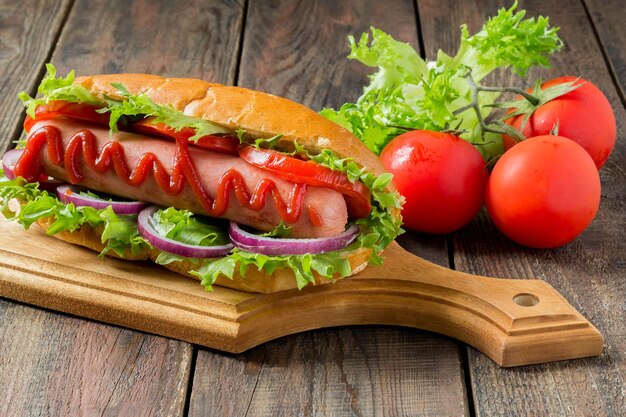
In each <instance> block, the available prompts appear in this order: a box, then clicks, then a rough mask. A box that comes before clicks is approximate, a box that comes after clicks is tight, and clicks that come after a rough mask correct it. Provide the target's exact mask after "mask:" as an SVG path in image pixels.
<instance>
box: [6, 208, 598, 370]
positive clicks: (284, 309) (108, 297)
mask: <svg viewBox="0 0 626 417" xmlns="http://www.w3.org/2000/svg"><path fill="white" fill-rule="evenodd" d="M0 236H1V237H2V239H0V296H4V297H8V298H11V299H15V300H19V301H23V302H26V303H29V304H34V305H37V306H41V307H46V308H50V309H53V310H58V311H62V312H65V313H70V314H75V315H77V316H82V317H88V318H91V319H95V320H100V321H104V322H107V323H114V324H118V325H122V326H126V327H131V328H133V329H138V330H143V331H146V332H150V333H156V334H159V335H163V336H167V337H172V338H175V339H180V340H185V341H188V342H191V343H197V344H200V345H204V346H208V347H212V348H216V349H220V350H225V351H228V352H234V353H238V352H242V351H245V350H246V349H249V348H251V347H253V346H256V345H258V344H261V343H263V342H266V341H268V340H272V339H275V338H278V337H281V336H285V335H289V334H293V333H297V332H301V331H305V330H310V329H317V328H322V327H331V326H343V325H358V324H389V325H400V326H409V327H416V328H420V329H426V330H430V331H434V332H437V333H443V334H445V335H449V336H451V337H454V338H456V339H459V340H462V341H463V342H465V343H467V344H470V345H472V346H474V347H475V348H477V349H479V350H480V351H482V352H483V353H485V354H486V355H487V356H489V357H490V358H491V359H493V360H494V361H495V362H497V363H498V364H499V365H501V366H517V365H526V364H531V363H540V362H548V361H555V360H562V359H572V358H579V357H585V356H595V355H599V354H600V353H601V351H602V344H603V339H602V336H601V335H600V333H599V332H598V330H596V328H595V327H594V326H593V325H592V324H591V323H589V322H588V321H587V320H586V319H585V318H584V317H583V316H582V315H581V314H580V313H578V312H577V311H576V310H575V309H574V308H573V307H572V306H571V305H570V304H568V302H567V301H566V300H565V299H564V298H563V297H562V296H561V295H560V294H559V293H558V292H557V291H556V290H555V289H554V288H552V287H551V286H550V285H549V284H547V283H546V282H544V281H540V280H513V279H494V278H486V277H481V276H476V275H469V274H464V273H461V272H457V271H453V270H450V269H447V268H444V267H441V266H438V265H435V264H432V263H430V262H427V261H425V260H423V259H421V258H419V257H417V256H415V255H412V254H410V253H409V252H407V251H405V250H404V249H402V248H401V247H400V246H399V245H397V244H395V243H394V244H393V245H391V246H390V248H389V249H388V250H387V251H386V252H385V256H386V261H385V264H384V265H383V266H382V267H373V266H369V267H367V268H366V269H365V270H364V271H363V272H361V273H359V274H358V275H356V276H354V277H351V278H349V279H345V280H339V281H338V282H336V283H334V284H327V285H321V286H316V287H309V288H305V289H304V290H302V291H298V290H289V291H282V292H278V293H273V294H253V293H246V292H242V291H236V290H231V289H226V288H217V287H216V288H215V291H213V292H207V291H205V290H204V288H203V287H202V286H200V284H199V283H198V282H197V281H194V280H191V279H187V278H184V277H181V276H180V275H177V274H174V273H171V272H169V271H167V270H165V269H162V268H160V267H158V266H156V265H154V264H152V263H148V262H146V263H144V262H127V261H119V260H116V259H111V258H105V259H100V258H98V257H97V256H96V254H95V253H94V252H92V251H90V250H87V249H84V248H81V247H78V246H74V245H70V244H67V243H65V242H62V241H59V240H57V239H53V238H50V237H47V236H45V235H44V234H43V233H42V232H41V230H39V229H38V228H37V227H32V228H31V230H29V231H24V230H23V228H22V227H21V226H20V225H18V224H14V223H12V222H8V221H6V220H4V219H2V218H0Z"/></svg>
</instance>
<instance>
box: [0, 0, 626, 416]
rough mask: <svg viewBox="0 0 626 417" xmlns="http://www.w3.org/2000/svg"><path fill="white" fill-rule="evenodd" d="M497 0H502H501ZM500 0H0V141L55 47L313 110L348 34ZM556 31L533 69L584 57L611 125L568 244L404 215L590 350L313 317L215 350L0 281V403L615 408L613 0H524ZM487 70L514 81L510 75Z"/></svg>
mask: <svg viewBox="0 0 626 417" xmlns="http://www.w3.org/2000/svg"><path fill="white" fill-rule="evenodd" d="M506 3H507V4H509V3H510V2H506ZM502 5H503V4H502V2H500V1H495V0H494V1H491V0H488V1H479V0H473V1H469V0H468V1H453V0H419V1H418V2H417V3H414V2H412V1H409V0H393V1H391V0H386V1H376V0H363V1H337V0H328V1H326V0H324V1H305V0H302V1H289V0H213V1H201V0H197V1H193V0H190V1H166V0H163V1H148V0H145V1H123V0H115V1H86V0H83V1H80V0H77V1H72V0H64V1H52V0H50V1H33V0H27V1H15V0H13V1H11V0H0V126H3V130H2V134H1V135H0V150H4V149H7V148H9V147H11V146H12V141H13V140H15V139H16V138H17V137H18V136H19V134H20V132H21V122H22V120H23V119H22V118H23V116H22V109H21V105H20V103H19V102H18V100H17V99H16V97H15V95H16V93H17V92H18V91H21V90H26V91H28V92H30V93H31V94H33V93H34V90H35V88H36V85H37V84H38V81H39V80H40V78H41V77H42V75H43V71H44V67H43V64H44V63H45V62H48V61H51V62H53V63H55V64H56V65H57V68H58V69H59V70H60V71H61V72H63V73H65V72H66V71H68V70H70V69H75V70H76V71H77V73H79V74H92V73H107V72H153V73H159V74H163V75H171V76H189V77H198V78H204V79H207V80H213V81H217V82H222V83H227V84H236V85H241V86H245V87H252V88H256V89H260V90H263V91H268V92H271V93H275V94H278V95H283V96H286V97H289V98H291V99H294V100H296V101H300V102H303V103H305V104H307V105H309V106H311V107H312V108H314V109H320V108H321V107H322V106H339V105H340V104H342V103H343V102H345V101H348V100H354V99H355V98H356V97H357V96H358V95H359V93H360V89H361V86H362V85H363V84H364V83H365V82H366V74H367V71H366V70H365V69H364V67H363V66H362V65H360V64H358V63H356V62H352V61H348V60H346V59H345V55H347V52H348V48H347V42H346V36H347V35H348V34H360V33H361V32H363V31H365V30H367V29H368V28H369V26H371V25H373V26H376V27H379V28H381V29H383V30H385V31H387V32H389V33H391V34H392V35H393V36H394V37H396V38H397V39H401V40H403V41H406V42H409V43H410V44H411V45H413V46H414V47H415V48H417V49H418V50H420V51H421V53H422V55H425V56H426V57H434V54H435V52H436V50H437V49H439V48H441V49H443V50H444V51H447V52H449V53H453V52H455V51H456V48H457V46H458V41H459V36H460V35H459V25H460V24H461V23H464V22H467V23H468V25H469V27H470V30H471V31H476V30H478V28H479V27H480V26H481V24H482V22H483V21H484V20H485V19H486V17H487V16H490V15H493V14H495V12H496V9H497V8H498V7H501V6H502ZM520 6H521V7H523V8H525V9H526V10H527V11H528V13H529V14H530V15H535V16H536V15H539V14H544V15H549V16H550V19H551V22H552V23H553V24H554V25H557V26H560V27H561V28H562V29H561V32H560V35H561V37H562V38H563V40H564V42H565V46H564V48H563V50H562V52H561V53H559V54H558V55H557V56H556V57H555V58H554V60H553V63H554V67H553V68H552V69H551V70H549V71H548V70H541V71H534V72H533V73H532V74H531V76H538V75H541V76H543V77H544V78H547V77H553V76H560V75H565V74H571V75H582V76H584V77H585V78H587V79H589V80H591V81H593V82H594V83H596V84H597V85H598V86H599V87H600V88H601V89H602V90H603V91H604V92H605V93H606V95H607V96H608V98H609V100H610V101H611V103H612V105H613V108H614V110H615V114H616V117H617V122H618V143H617V146H616V148H615V150H614V151H613V154H612V156H611V158H610V159H609V161H608V163H607V164H606V166H605V167H604V169H603V170H602V172H601V180H602V203H601V207H600V211H599V213H598V215H597V217H596V219H595V221H594V222H593V224H592V225H591V227H589V229H588V230H587V231H585V232H584V233H583V235H582V236H581V237H580V238H578V239H577V240H576V241H575V242H573V243H571V244H569V245H567V246H566V247H564V248H560V249H556V250H551V251H539V250H530V249H524V248H521V247H520V246H517V245H515V244H513V243H511V242H509V241H507V240H506V239H505V238H504V237H503V236H502V235H501V234H499V233H498V232H497V230H495V228H494V227H493V225H492V224H491V223H490V221H489V219H488V217H487V216H486V215H484V214H483V215H481V216H480V217H479V218H478V219H476V220H475V221H473V222H472V223H471V224H470V225H469V226H467V227H466V228H464V229H463V230H461V231H460V232H458V233H455V234H453V235H450V236H444V237H433V236H425V235H418V234H413V233H407V234H406V235H404V236H403V237H402V238H401V239H400V241H401V243H402V244H403V245H404V246H405V247H407V248H409V249H410V250H412V251H413V252H415V253H417V254H419V255H421V256H422V257H424V258H427V259H429V260H431V261H434V262H436V263H439V264H441V265H446V266H449V267H451V268H456V269H458V270H462V271H466V272H471V273H476V274H480V275H488V276H500V277H514V278H529V277H538V278H541V279H544V280H546V281H548V282H550V284H552V285H553V286H554V287H555V288H556V289H557V290H559V291H560V292H561V294H563V295H564V296H565V298H567V299H568V301H569V302H570V303H571V304H572V305H574V306H575V307H576V308H577V309H578V310H579V311H580V312H582V313H583V314H584V315H585V316H586V317H587V318H588V319H590V320H591V321H592V322H593V323H594V324H595V325H596V326H597V327H598V329H599V330H600V331H601V332H602V334H603V335H604V336H605V339H606V346H605V349H604V352H603V354H602V355H601V356H600V357H598V358H590V359H581V360H573V361H565V362H557V363H550V364H544V365H536V366H526V367H520V368H514V369H502V368H499V367H498V366H497V365H495V364H494V363H493V362H491V361H490V360H489V359H487V358H486V357H485V356H483V355H482V354H481V353H480V352H478V351H476V350H474V349H472V348H469V347H467V346H465V345H464V344H462V343H459V342H456V341H455V340H452V339H449V338H446V337H443V336H439V335H436V334H431V333H427V332H422V331H416V330H411V329H402V328H391V327H358V328H356V327H355V328H339V329H328V330H319V331H312V332H307V333H303V334H299V335H296V336H290V337H286V338H283V339H280V340H276V341H273V342H270V343H267V344H265V345H262V346H259V347H257V348H254V349H252V350H250V351H248V352H246V353H244V354H240V355H230V354H224V353H221V352H218V351H213V350H210V349H205V348H202V347H197V346H193V345H190V344H188V343H183V342H179V341H175V340H169V339H166V338H162V337H157V336H153V335H148V334H144V333H141V332H137V331H133V330H127V329H123V328H119V327H115V326H110V325H106V324H101V323H96V322H93V321H89V320H84V319H81V318H77V317H71V316H67V315H63V314H58V313H55V312H51V311H47V310H42V309H39V308H33V307H30V306H27V305H23V304H20V303H16V302H13V301H10V300H3V299H0V416H20V417H21V416H60V415H63V416H66V415H67V416H82V415H84V416H118V415H122V416H133V417H135V416H153V415H154V416H181V415H185V416H187V415H188V416H215V415H222V416H231V415H232V416H266V415H284V416H296V415H310V416H322V415H323V416H344V415H345V416H348V415H355V416H373V415H375V416H399V415H406V416H409V415H412V416H414V415H423V416H461V415H465V416H472V415H478V416H492V415H502V416H513V415H534V416H565V415H567V416H570V415H576V416H623V415H626V411H625V410H626V400H625V397H624V396H625V393H626V384H625V377H626V358H625V356H626V336H625V324H626V263H625V262H624V253H625V252H626V244H625V243H624V241H625V240H626V222H625V211H626V198H625V194H626V162H625V158H624V157H625V156H626V143H625V140H626V137H625V136H626V134H625V122H626V113H625V103H626V98H625V94H624V90H625V88H626V49H625V47H626V29H625V27H624V22H625V21H626V13H625V12H624V4H623V1H621V0H558V1H545V0H529V1H522V2H521V4H520ZM493 80H494V83H495V82H500V83H502V84H505V83H507V84H513V83H514V82H517V81H515V80H514V79H513V78H512V77H510V76H508V75H502V74H499V75H496V77H494V79H493Z"/></svg>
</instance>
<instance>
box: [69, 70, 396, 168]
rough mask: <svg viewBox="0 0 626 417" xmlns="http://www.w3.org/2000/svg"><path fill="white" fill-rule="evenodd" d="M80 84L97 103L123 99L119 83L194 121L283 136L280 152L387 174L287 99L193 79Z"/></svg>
mask: <svg viewBox="0 0 626 417" xmlns="http://www.w3.org/2000/svg"><path fill="white" fill-rule="evenodd" d="M76 82H77V83H80V84H82V85H83V86H84V87H85V88H87V89H89V90H90V91H91V93H92V94H94V95H96V96H97V97H104V96H108V97H111V98H113V99H121V98H122V97H121V96H120V94H119V91H118V89H117V88H115V87H113V86H112V85H111V84H112V83H119V84H122V85H123V86H124V87H126V89H128V91H129V92H130V93H131V94H134V95H136V94H140V93H143V94H146V95H147V96H148V97H150V99H152V101H154V102H155V103H158V104H166V105H171V106H173V107H174V108H175V109H176V110H179V111H181V112H183V113H184V114H186V115H188V116H192V117H197V118H201V119H205V120H208V121H210V122H213V123H216V124H218V125H221V126H224V127H226V128H227V129H231V130H233V131H234V130H236V129H243V130H244V131H246V132H247V133H249V134H250V135H252V136H254V137H272V136H275V135H279V134H280V135H283V136H282V138H281V141H280V143H279V144H278V146H277V147H278V148H279V149H284V150H291V149H293V145H292V143H293V142H294V141H296V140H297V141H298V143H299V144H300V145H302V146H304V147H305V148H306V149H307V150H308V151H310V152H313V153H318V152H320V151H321V150H322V149H330V150H332V151H333V152H334V153H335V154H336V155H338V156H339V157H341V158H346V157H349V158H352V159H354V161H355V162H356V163H357V164H359V165H360V166H362V167H365V168H366V169H367V170H368V171H370V172H372V173H374V174H376V175H380V174H382V173H384V172H385V170H384V168H383V166H382V164H381V163H380V160H379V159H378V157H377V156H376V155H375V154H374V153H373V152H372V151H370V150H369V149H368V148H367V147H366V146H365V145H364V144H363V142H361V141H360V140H359V139H358V138H357V137H356V136H354V135H353V134H352V133H350V132H349V131H348V130H346V129H344V128H343V127H341V126H339V125H338V124H336V123H334V122H332V121H330V120H328V119H326V118H324V117H322V116H320V115H319V114H317V113H316V112H314V111H313V110H311V109H309V108H308V107H306V106H303V105H302V104H298V103H295V102H293V101H291V100H288V99H286V98H282V97H277V96H274V95H272V94H267V93H263V92H260V91H254V90H249V89H247V88H242V87H231V86H225V85H221V84H213V83H208V82H206V81H202V80H197V79H193V78H164V77H160V76H157V75H146V74H110V75H94V76H89V77H80V78H77V79H76Z"/></svg>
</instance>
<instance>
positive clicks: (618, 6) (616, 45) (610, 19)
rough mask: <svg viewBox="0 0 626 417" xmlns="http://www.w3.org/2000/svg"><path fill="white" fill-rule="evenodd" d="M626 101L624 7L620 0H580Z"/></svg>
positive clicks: (621, 94) (625, 17)
mask: <svg viewBox="0 0 626 417" xmlns="http://www.w3.org/2000/svg"><path fill="white" fill-rule="evenodd" d="M582 2H583V3H584V4H585V6H586V8H587V11H588V12H589V16H590V17H591V22H592V23H593V26H594V27H595V30H596V33H597V34H598V37H599V38H600V44H601V46H602V48H603V49H604V53H605V54H606V57H607V58H608V64H609V66H610V68H611V71H612V72H613V74H614V76H615V79H616V80H617V84H618V87H619V93H620V96H621V98H622V103H626V49H625V45H626V26H624V22H626V9H625V8H624V2H623V1H621V0H602V1H601V0H582Z"/></svg>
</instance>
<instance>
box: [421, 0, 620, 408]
mask: <svg viewBox="0 0 626 417" xmlns="http://www.w3.org/2000/svg"><path fill="white" fill-rule="evenodd" d="M500 5H501V3H500V2H497V1H488V2H487V1H480V2H478V1H468V2H463V3H459V2H453V1H446V2H441V1H434V0H428V1H426V0H424V1H420V2H419V10H420V14H422V15H424V16H428V17H429V18H422V19H421V22H422V26H423V29H424V43H425V46H426V50H427V55H429V56H434V52H435V50H436V48H438V47H441V48H443V49H444V50H446V51H448V52H452V53H453V52H454V51H456V48H457V46H458V38H459V37H458V35H457V36H451V35H450V34H451V33H458V30H457V28H458V27H459V25H460V24H461V23H463V22H468V23H469V26H470V30H471V31H472V30H474V31H475V30H477V29H478V28H479V27H480V24H481V23H482V22H483V21H484V20H485V18H486V17H487V16H489V15H492V14H494V13H495V11H496V9H497V7H499V6H500ZM520 7H522V8H525V9H526V10H527V11H528V13H529V14H530V15H538V14H544V15H548V16H550V18H551V22H552V23H553V24H554V25H557V26H560V27H561V28H562V29H561V32H560V35H561V37H562V38H563V39H564V41H565V47H564V48H563V50H562V51H561V52H560V53H559V54H558V55H557V56H556V57H555V59H554V60H553V63H554V67H553V69H551V70H540V71H533V72H532V74H531V77H535V76H538V75H541V76H542V77H543V78H544V79H547V78H551V77H556V76H560V75H565V74H575V75H582V76H583V77H585V78H587V79H589V80H591V81H593V82H594V83H596V85H598V87H600V89H602V90H603V91H604V92H605V93H606V94H607V96H608V98H609V100H610V101H611V103H612V105H613V108H614V111H615V113H616V118H617V121H618V144H617V146H616V149H615V150H614V151H613V154H612V155H611V157H610V159H609V161H608V163H607V165H606V166H605V167H604V168H603V170H602V171H601V180H602V202H601V206H600V211H599V213H598V215H597V217H596V219H595V220H594V222H593V224H592V225H591V226H590V228H589V229H588V230H587V231H585V232H584V233H583V234H582V236H581V237H579V238H578V239H577V240H576V241H575V242H573V243H571V244H569V245H567V246H566V247H564V248H560V249H556V250H551V251H540V250H530V249H524V248H522V247H520V246H518V245H515V244H514V243H512V242H510V241H508V240H507V239H506V238H504V237H503V236H502V235H501V234H500V233H499V232H498V231H497V230H496V229H495V228H494V226H493V225H492V223H491V222H490V220H489V219H488V218H487V216H486V215H485V214H484V213H483V214H482V215H481V216H480V217H479V218H478V219H477V220H476V221H474V222H473V223H471V224H470V226H469V227H467V228H466V229H464V230H462V231H461V232H460V233H458V234H456V235H455V237H454V245H455V246H454V253H455V257H454V259H455V263H456V266H457V268H458V269H459V270H463V271H466V272H472V273H479V274H484V275H492V276H507V277H519V278H530V277H538V278H542V279H544V280H546V281H548V282H549V283H551V284H552V285H553V286H554V287H555V288H556V289H557V290H559V292H561V294H563V295H564V296H565V298H567V299H568V300H569V301H570V302H571V303H572V305H573V306H574V307H576V308H577V309H578V310H579V311H580V312H581V313H582V314H583V315H585V316H586V317H587V318H588V319H590V320H591V321H592V322H593V323H594V324H595V325H596V326H597V327H598V329H599V330H600V332H601V333H602V334H603V335H604V337H605V350H604V352H603V354H602V355H601V356H600V357H598V358H590V359H584V360H575V361H566V362H557V363H550V364H544V365H536V366H530V367H524V368H514V369H501V368H498V367H497V366H496V365H494V364H493V363H492V362H491V361H490V360H489V359H487V358H485V357H484V356H483V355H482V354H480V353H478V352H477V351H475V350H473V349H469V352H468V354H469V360H470V376H471V381H472V383H471V386H472V391H473V395H474V403H475V406H476V414H477V415H489V416H491V415H502V416H504V415H506V416H513V415H528V414H529V413H537V414H539V415H622V414H623V411H624V409H625V405H626V404H625V402H624V386H626V383H625V379H626V378H625V373H626V358H625V357H624V352H625V351H626V335H625V334H624V331H623V328H624V323H625V322H626V310H624V305H625V294H626V280H625V279H624V277H626V265H625V264H624V262H623V254H624V251H625V250H626V245H625V244H624V242H625V239H626V230H625V227H624V201H626V190H625V189H624V183H625V182H626V178H625V175H624V173H625V172H626V163H625V162H624V161H625V159H624V156H625V155H626V144H625V143H624V140H623V139H624V136H625V134H626V131H625V129H624V126H625V122H626V112H625V111H624V107H623V106H622V103H621V101H620V99H619V97H618V93H617V91H616V89H615V86H614V85H613V82H612V80H611V78H610V75H609V69H608V68H607V67H606V65H605V62H604V60H603V57H602V54H601V51H600V45H599V44H597V42H596V39H595V37H594V35H593V32H592V28H591V25H590V22H589V20H588V18H587V15H586V13H585V10H584V8H583V7H582V5H581V4H578V3H572V2H568V1H554V2H542V1H534V0H533V1H524V2H521V3H520ZM492 81H493V83H494V84H495V83H500V84H512V83H514V82H518V83H519V81H516V80H515V79H514V78H513V77H511V76H508V75H504V74H499V75H498V76H496V77H494V78H493V79H492ZM525 84H526V85H528V84H530V81H527V82H526V83H525Z"/></svg>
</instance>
